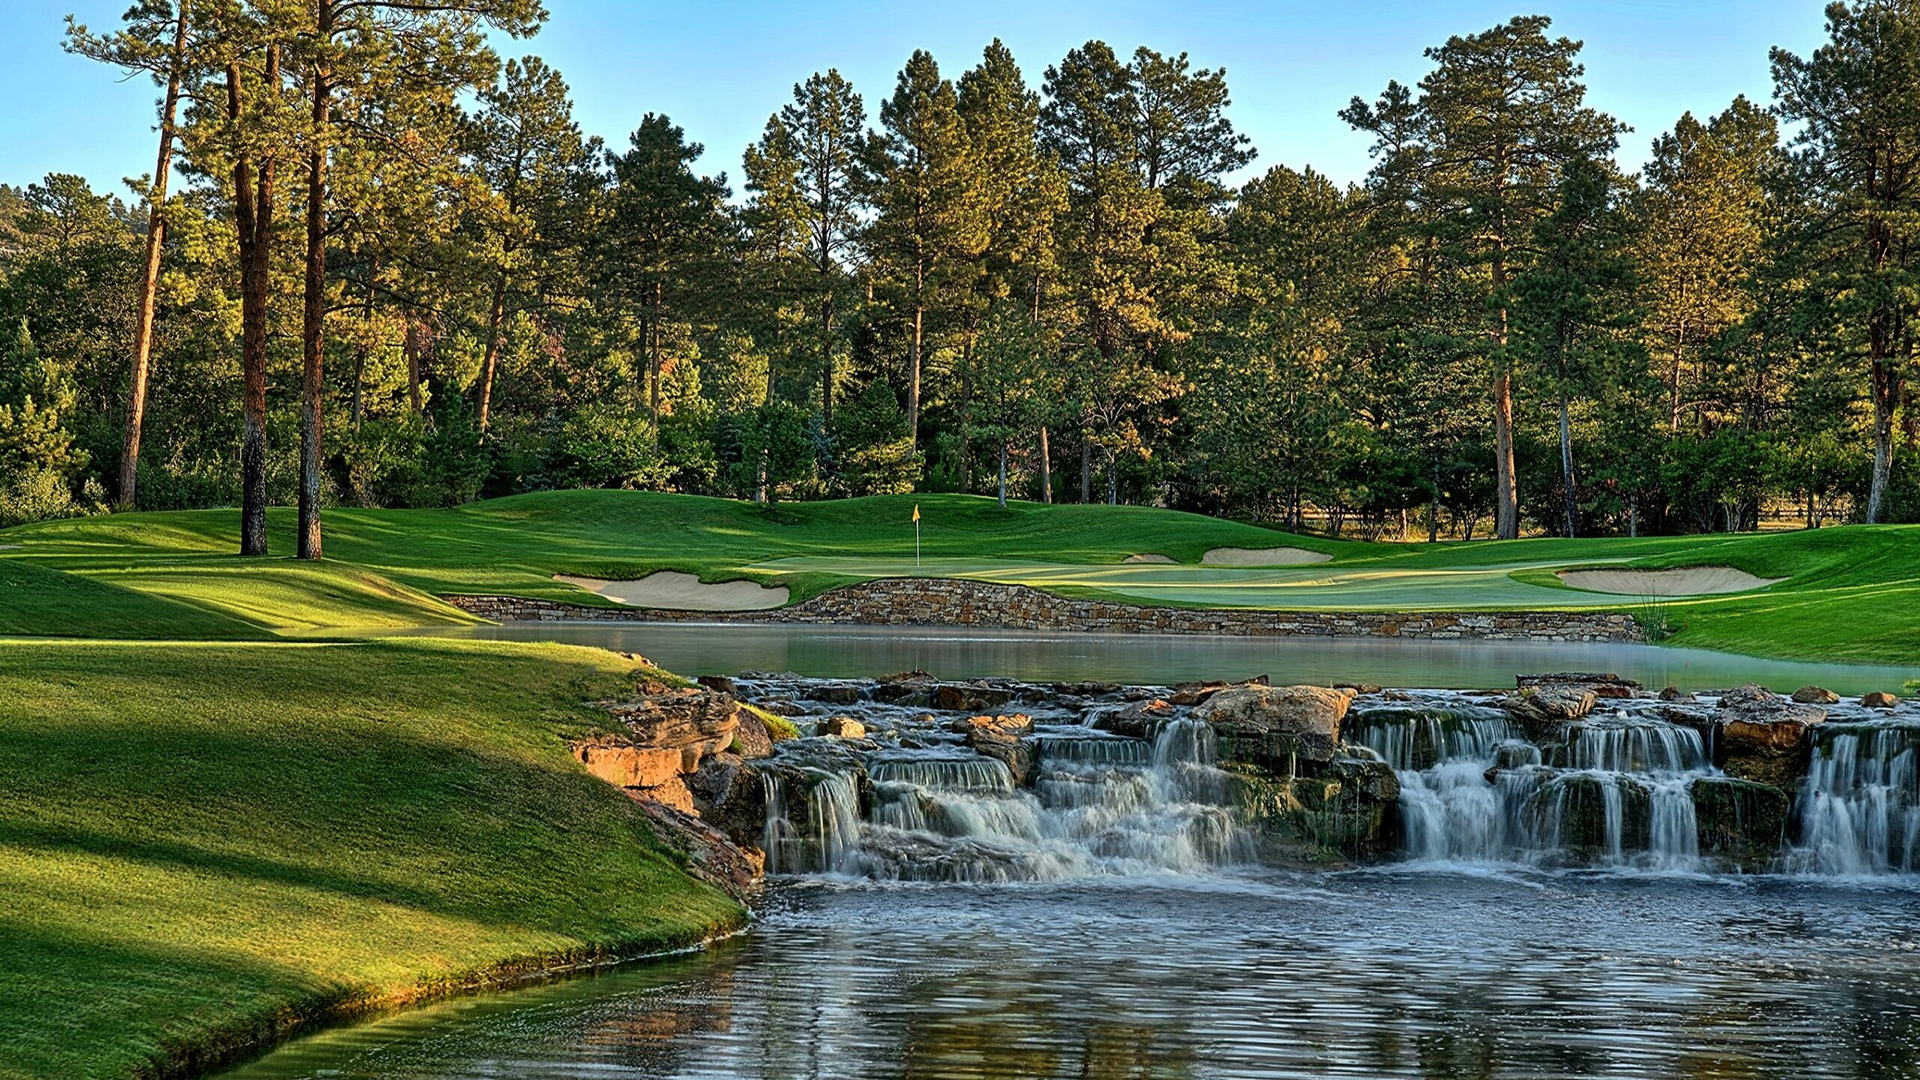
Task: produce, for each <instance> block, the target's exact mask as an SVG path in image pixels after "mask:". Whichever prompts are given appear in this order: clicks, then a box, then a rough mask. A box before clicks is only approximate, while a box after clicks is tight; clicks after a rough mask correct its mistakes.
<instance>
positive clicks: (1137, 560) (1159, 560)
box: [1120, 552, 1173, 563]
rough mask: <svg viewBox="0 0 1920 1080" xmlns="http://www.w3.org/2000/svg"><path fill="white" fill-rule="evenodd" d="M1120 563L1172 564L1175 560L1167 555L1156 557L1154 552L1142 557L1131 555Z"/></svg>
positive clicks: (1141, 555)
mask: <svg viewBox="0 0 1920 1080" xmlns="http://www.w3.org/2000/svg"><path fill="white" fill-rule="evenodd" d="M1120 561H1121V562H1123V563H1129V562H1131V563H1143V562H1150V563H1170V562H1172V561H1173V560H1172V559H1170V558H1168V557H1166V556H1165V555H1156V554H1154V553H1152V552H1146V553H1144V554H1140V555H1129V556H1127V557H1126V558H1124V559H1121V560H1120Z"/></svg>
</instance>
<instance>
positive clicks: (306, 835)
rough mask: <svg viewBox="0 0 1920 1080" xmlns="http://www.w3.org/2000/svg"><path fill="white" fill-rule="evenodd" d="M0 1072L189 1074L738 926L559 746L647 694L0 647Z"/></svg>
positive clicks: (398, 671)
mask: <svg viewBox="0 0 1920 1080" xmlns="http://www.w3.org/2000/svg"><path fill="white" fill-rule="evenodd" d="M4 650H5V652H4V656H5V660H4V663H0V893H3V894H4V895H5V896H6V897H7V902H6V904H5V905H4V906H3V908H4V910H3V913H0V956H3V957H5V958H6V960H5V970H6V974H7V977H6V979H5V980H4V981H3V982H0V1033H4V1034H5V1038H4V1039H0V1046H4V1052H3V1053H0V1077H5V1078H9V1080H11V1078H13V1077H21V1078H25V1077H133V1076H176V1075H188V1074H192V1073H196V1072H198V1071H200V1070H202V1069H204V1068H205V1067H206V1066H208V1065H209V1064H212V1063H215V1062H217V1061H218V1060H219V1059H220V1058H221V1056H223V1055H224V1054H225V1053H228V1052H232V1051H236V1050H240V1051H244V1050H246V1049H248V1048H251V1047H256V1046H259V1045H262V1044H265V1043H270V1042H272V1041H274V1040H275V1039H277V1038H279V1037H283V1036H285V1035H287V1034H290V1033H294V1032H298V1031H301V1030H305V1029H306V1028H307V1027H309V1026H311V1025H312V1024H313V1023H315V1022H317V1021H323V1020H327V1019H332V1018H338V1017H344V1016H348V1015H353V1014H356V1013H359V1012H362V1011H366V1010H372V1009H379V1008H383V1007H390V1006H394V1005H399V1004H405V1003H408V1002H411V1001H416V1000H419V999H421V998H423V997H431V996H435V995H438V994H442V993H446V992H455V991H459V990H462V989H468V988H473V987H477V986H482V985H487V984H489V983H497V982H501V981H511V980H512V979H513V978H514V977H515V976H516V975H521V974H531V973H534V972H538V971H541V970H544V969H561V970H565V969H569V968H576V967H578V966H580V965H583V964H587V963H593V962H604V961H609V960H613V959H618V958H624V957H629V956H633V955H636V954H640V953H646V952H653V951H660V950H663V949H670V948H676V947H681V946H686V945H690V944H692V943H695V942H698V941H700V940H702V939H704V938H706V937H708V936H710V935H712V934H714V933H716V932H720V931H724V930H728V929H731V928H733V927H735V926H737V925H739V924H740V922H741V921H742V920H743V918H744V912H743V911H742V910H741V908H740V907H739V906H738V905H737V904H736V903H735V902H734V901H733V900H731V899H730V898H728V897H727V896H726V895H725V894H724V893H722V892H721V891H720V890H719V889H717V888H714V887H712V886H710V885H707V884H704V883H702V882H700V881H697V880H695V879H694V878H692V877H690V876H688V874H687V873H686V872H685V869H684V868H685V865H686V862H685V857H684V856H681V855H679V854H677V853H675V852H672V851H670V850H668V849H667V848H665V847H664V846H663V845H662V843H661V842H660V841H658V840H656V838H655V835H654V832H653V830H652V828H651V827H650V826H649V825H648V822H647V818H646V817H645V815H644V814H643V812H642V810H641V808H640V807H639V806H638V805H637V804H636V803H635V802H634V801H633V800H632V799H629V798H628V797H627V796H625V795H624V794H622V793H621V792H620V791H618V790H617V789H615V788H614V787H612V786H610V785H608V784H605V783H603V782H601V781H600V780H597V779H594V778H593V777H591V776H588V775H587V774H586V773H585V772H584V771H582V769H581V768H580V766H579V764H578V762H576V761H575V760H574V759H573V757H572V756H571V755H570V754H569V753H568V750H567V743H566V740H567V739H568V738H572V737H578V736H580V735H583V734H586V733H590V732H593V731H595V730H599V729H601V728H604V727H605V725H607V724H608V723H609V720H608V718H607V714H606V713H605V712H604V711H602V710H598V709H594V708H592V707H590V706H588V705H587V703H586V702H587V700H588V699H591V698H604V697H614V696H618V695H621V694H623V693H631V692H632V691H633V689H634V687H635V686H636V684H637V683H638V682H640V681H641V680H662V679H667V680H669V681H671V680H670V677H669V676H665V675H663V674H662V673H659V672H655V671H652V670H650V669H648V668H645V667H643V666H638V665H636V664H635V663H634V662H632V661H631V660H628V659H625V658H622V657H620V656H619V655H617V654H615V653H611V652H607V651H604V650H600V649H586V648H577V647H568V646H558V645H504V644H498V643H490V642H449V641H414V640H408V641H375V642H334V643H313V642H273V643H217V644H216V643H176V642H78V641H14V642H9V643H7V644H5V645H4Z"/></svg>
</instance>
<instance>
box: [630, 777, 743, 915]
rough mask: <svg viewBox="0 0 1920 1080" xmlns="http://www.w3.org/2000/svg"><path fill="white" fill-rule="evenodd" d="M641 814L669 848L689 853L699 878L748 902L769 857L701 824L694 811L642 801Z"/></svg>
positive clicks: (689, 860) (690, 860)
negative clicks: (747, 899) (642, 813)
mask: <svg viewBox="0 0 1920 1080" xmlns="http://www.w3.org/2000/svg"><path fill="white" fill-rule="evenodd" d="M638 802H639V804H640V808H641V810H643V811H644V812H645V813H646V815H647V819H648V820H649V821H650V822H651V823H652V825H653V829H654V832H655V834H656V835H658V836H659V837H660V839H661V841H662V842H663V843H665V844H666V845H668V846H669V847H673V848H676V849H678V850H680V851H681V852H683V853H685V855H686V859H687V868H688V869H689V870H691V871H692V872H693V873H694V875H695V876H697V877H700V878H702V879H704V880H706V881H709V882H712V883H713V884H715V885H718V886H719V887H721V888H722V889H725V890H726V891H728V892H729V893H732V894H733V895H734V896H735V897H740V898H744V897H746V895H747V894H748V893H749V892H751V891H752V889H753V886H754V885H755V883H757V882H758V881H759V880H760V877H761V874H762V872H763V871H764V869H765V867H766V857H765V855H763V854H762V853H761V851H760V849H759V848H757V847H751V846H743V845H740V844H736V843H735V842H734V841H733V840H732V839H731V838H730V837H728V836H727V834H726V833H725V832H722V831H721V830H719V829H717V828H715V827H714V826H712V825H710V824H708V823H707V822H704V821H701V820H700V818H698V817H697V816H695V815H694V814H693V813H692V812H691V811H688V810H682V809H680V808H678V807H675V806H672V805H670V804H668V803H665V802H661V801H660V800H657V799H645V798H643V799H639V800H638Z"/></svg>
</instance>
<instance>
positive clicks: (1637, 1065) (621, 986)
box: [232, 870, 1920, 1080]
mask: <svg viewBox="0 0 1920 1080" xmlns="http://www.w3.org/2000/svg"><path fill="white" fill-rule="evenodd" d="M1917 914H1920V896H1916V894H1914V893H1912V892H1909V891H1904V890H1898V889H1865V888H1851V889H1848V888H1833V887H1829V886H1824V885H1816V884H1812V883H1809V882H1805V881H1793V880H1786V879H1754V878H1748V879H1727V880H1700V879H1691V878H1672V877H1660V876H1621V875H1599V874H1567V875H1539V874H1528V875H1524V876H1484V877H1476V876H1466V875H1460V874H1454V873H1417V872H1408V871H1405V870H1391V871H1375V872H1357V873H1351V874H1339V875H1320V876H1301V877H1295V876H1291V875H1284V874H1277V873H1263V874H1261V875H1258V876H1255V877H1246V878H1221V879H1213V880H1203V881H1182V880H1177V879H1166V880H1158V881H1148V882H1140V881H1133V882H1129V883H1126V884H1123V885H1112V886H1095V885H1085V884H1081V885H1051V886H1000V887H992V888H972V887H965V886H952V885H948V886H939V887H924V886H885V887H881V886H866V885H862V886H852V885H839V884H826V883H820V882H812V883H792V884H787V885H784V886H781V887H779V888H777V889H776V890H775V892H774V894H773V895H772V897H771V898H770V901H769V907H768V910H767V911H766V912H765V913H764V916H763V918H762V920H761V921H760V923H759V924H758V926H757V928H756V929H755V930H754V931H753V932H752V933H751V934H749V935H747V936H746V937H744V938H742V939H739V940H737V941H734V942H732V943H729V944H726V945H723V946H721V947H719V948H718V949H716V950H715V951H713V952H712V953H710V954H706V955H703V956H697V957H686V958H679V959H674V960H670V961H666V962H663V963H658V964H651V965H647V966H643V967H640V968H637V969H635V970H632V971H628V972H625V973H621V974H617V975H613V976H606V977H602V978H598V979H592V980H585V981H579V982H570V983H563V984H557V985H554V986H549V987H544V988H539V989H534V990H528V991H522V992H519V993H515V994H506V995H499V996H496V997H491V998H482V999H474V1000H469V1001H460V1002H451V1003H447V1004H444V1005H441V1006H438V1007H435V1008H431V1009H427V1010H424V1011H422V1012H418V1013H412V1014H405V1015H401V1016H397V1017H393V1018H391V1019H388V1020H384V1021H380V1022H377V1023H373V1024H369V1025H364V1026H361V1027H356V1028H349V1029H343V1030H339V1031H334V1032H328V1033H325V1034H322V1035H320V1036H318V1037H315V1038H312V1039H309V1040H306V1041H304V1042H301V1043H296V1044H294V1045H292V1046H290V1047H287V1048H285V1049H283V1050H281V1051H279V1052H278V1053H275V1054H273V1055H271V1056H269V1057H267V1058H265V1059H262V1060H261V1061H259V1062H256V1063H254V1064H253V1065H251V1066H248V1067H246V1068H243V1069H241V1070H239V1071H237V1072H235V1073H233V1074H232V1080H294V1078H318V1077H322V1076H325V1077H341V1078H346V1080H372V1078H376V1077H377V1078H381V1080H454V1078H476V1077H506V1076H512V1077H517V1078H524V1080H550V1078H560V1077H580V1076H618V1077H632V1078H642V1080H706V1078H719V1077H755V1078H765V1080H789V1078H798V1077H819V1078H823V1080H827V1078H832V1080H840V1078H849V1077H860V1078H864V1077H873V1078H882V1077H885V1078H896V1077H911V1078H926V1080H934V1078H938V1080H984V1078H995V1080H999V1078H1027V1077H1060V1078H1068V1077H1072V1078H1115V1080H1118V1078H1123V1077H1124V1078H1155V1080H1177V1078H1194V1080H1203V1078H1204V1080H1214V1078H1254V1077H1261V1078H1269V1077H1303V1078H1304V1077H1373V1078H1401V1077H1405V1078H1415V1077H1430V1078H1448V1080H1457V1078H1458V1080H1464V1078H1488V1080H1493V1078H1509V1077H1548V1076H1551V1077H1648V1078H1652V1077H1663V1078H1664V1077H1688V1078H1699V1080H1735V1078H1742V1077H1756V1078H1757V1077H1783V1078H1784V1077H1795V1078H1800V1077H1812V1078H1824V1077H1833V1078H1842V1077H1844V1078H1852V1080H1863V1078H1875V1080H1877V1078H1882V1077H1885V1078H1892V1077H1912V1076H1916V1075H1920V965H1915V964H1914V963H1913V956H1914V951H1915V949H1916V948H1917V947H1920V937H1917V936H1916V931H1915V927H1916V926H1917V925H1920V924H1917V923H1916V920H1915V916H1916V915H1917Z"/></svg>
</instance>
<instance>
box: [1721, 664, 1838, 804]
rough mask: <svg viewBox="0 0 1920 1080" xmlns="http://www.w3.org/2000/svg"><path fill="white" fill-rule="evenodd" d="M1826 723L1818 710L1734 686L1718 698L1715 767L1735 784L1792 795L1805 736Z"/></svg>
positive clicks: (1801, 765)
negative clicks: (1751, 784)
mask: <svg viewBox="0 0 1920 1080" xmlns="http://www.w3.org/2000/svg"><path fill="white" fill-rule="evenodd" d="M1826 718H1827V711H1826V710H1825V709H1823V708H1820V707H1819V706H1817V705H1807V704H1801V703H1796V702H1791V701H1788V700H1786V699H1785V698H1782V697H1779V696H1778V695H1776V694H1773V693H1770V692H1768V691H1765V690H1761V689H1760V688H1759V687H1757V686H1744V687H1735V688H1734V689H1733V690H1729V691H1727V693H1725V694H1723V695H1721V698H1720V707H1719V709H1718V710H1717V711H1716V712H1715V713H1714V715H1713V748H1714V764H1716V765H1718V766H1720V767H1721V768H1722V769H1725V770H1726V771H1727V774H1728V775H1730V776H1733V777H1736V778H1738V779H1741V780H1751V781H1754V782H1756V783H1761V784H1771V785H1772V786H1774V787H1777V788H1780V789H1782V790H1783V791H1792V790H1793V789H1795V788H1796V787H1798V786H1799V782H1800V778H1801V776H1802V775H1803V774H1804V773H1805V771H1806V763H1807V753H1808V749H1809V746H1810V743H1811V737H1810V734H1809V733H1810V732H1811V730H1812V728H1813V726H1814V725H1815V724H1818V723H1821V722H1822V721H1824V720H1825V719H1826Z"/></svg>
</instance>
